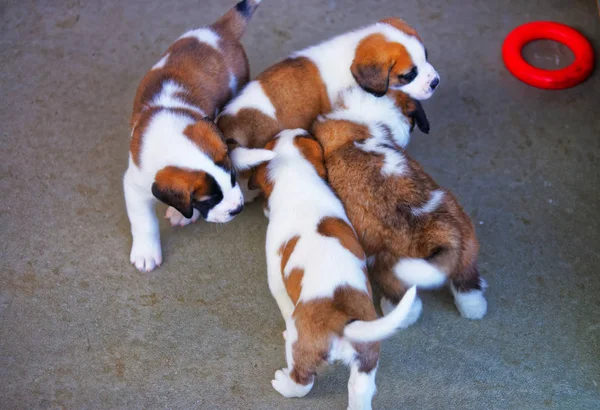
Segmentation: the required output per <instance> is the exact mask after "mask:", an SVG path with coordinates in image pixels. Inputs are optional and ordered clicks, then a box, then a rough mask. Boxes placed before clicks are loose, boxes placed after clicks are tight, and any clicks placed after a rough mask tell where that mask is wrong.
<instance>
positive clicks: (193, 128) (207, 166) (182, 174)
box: [152, 120, 244, 223]
mask: <svg viewBox="0 0 600 410" xmlns="http://www.w3.org/2000/svg"><path fill="white" fill-rule="evenodd" d="M184 134H185V136H186V137H187V138H188V139H189V140H190V141H191V142H192V143H194V145H196V146H197V147H198V148H199V149H200V151H202V153H203V154H204V155H201V156H200V157H196V156H194V157H190V158H186V155H187V153H185V152H182V153H181V160H182V162H187V164H186V165H187V166H181V165H177V166H167V167H165V168H163V169H161V170H160V171H158V172H157V173H156V175H155V179H154V183H153V184H152V193H153V194H154V196H155V197H156V198H158V199H159V200H160V201H162V202H164V203H166V204H168V205H171V206H172V207H174V208H175V209H177V210H178V211H179V212H181V214H182V215H183V216H185V217H186V218H191V216H192V214H193V210H194V209H197V210H198V211H199V212H200V214H201V215H202V217H203V218H204V219H206V220H207V221H208V222H219V223H224V222H229V221H230V220H231V219H233V217H234V216H235V215H237V214H238V213H240V212H241V211H242V209H243V206H244V198H243V196H242V191H241V190H240V187H239V185H238V183H237V181H236V175H235V171H234V170H233V167H232V165H231V160H230V158H229V155H228V153H227V145H226V144H225V142H224V141H223V138H222V136H221V133H220V131H219V130H218V128H217V127H216V126H215V125H214V124H213V123H212V122H211V121H209V120H201V121H198V122H197V123H195V124H193V125H190V126H188V127H187V128H186V129H185V130H184ZM184 160H185V161H184Z"/></svg>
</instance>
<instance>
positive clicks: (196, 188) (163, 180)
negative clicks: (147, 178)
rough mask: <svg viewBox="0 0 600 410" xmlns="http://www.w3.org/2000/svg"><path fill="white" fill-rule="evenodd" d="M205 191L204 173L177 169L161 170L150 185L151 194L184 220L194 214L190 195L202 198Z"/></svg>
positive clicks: (166, 168) (167, 168)
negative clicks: (174, 210)
mask: <svg viewBox="0 0 600 410" xmlns="http://www.w3.org/2000/svg"><path fill="white" fill-rule="evenodd" d="M206 191H207V186H206V173H204V172H201V171H191V170H185V169H181V168H178V167H165V168H163V169H161V170H160V171H158V172H157V173H156V176H155V178H154V183H153V184H152V194H153V195H154V196H155V197H156V198H157V199H158V200H159V201H162V202H164V203H165V204H167V205H170V206H172V207H173V208H175V209H177V210H178V211H179V212H181V214H182V215H183V216H185V217H186V218H191V217H192V215H193V212H194V208H193V206H192V195H198V196H203V195H205V193H206Z"/></svg>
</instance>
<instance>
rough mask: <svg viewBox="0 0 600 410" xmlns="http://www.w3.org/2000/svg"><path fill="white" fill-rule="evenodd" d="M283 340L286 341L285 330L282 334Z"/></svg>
mask: <svg viewBox="0 0 600 410" xmlns="http://www.w3.org/2000/svg"><path fill="white" fill-rule="evenodd" d="M281 334H282V336H283V340H287V330H284V331H283V332H282V333H281Z"/></svg>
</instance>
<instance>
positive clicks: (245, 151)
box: [229, 147, 275, 171]
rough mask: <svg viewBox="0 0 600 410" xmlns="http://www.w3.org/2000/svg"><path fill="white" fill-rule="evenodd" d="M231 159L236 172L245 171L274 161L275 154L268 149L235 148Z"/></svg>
mask: <svg viewBox="0 0 600 410" xmlns="http://www.w3.org/2000/svg"><path fill="white" fill-rule="evenodd" d="M229 157H230V158H231V163H232V164H233V167H234V168H235V169H236V170H238V171H244V170H246V169H250V168H254V167H256V166H258V165H260V164H262V163H263V162H267V161H270V160H272V159H273V158H274V157H275V153H274V152H273V151H271V150H268V149H260V148H254V149H251V148H243V147H239V148H234V149H233V150H232V151H231V153H230V154H229Z"/></svg>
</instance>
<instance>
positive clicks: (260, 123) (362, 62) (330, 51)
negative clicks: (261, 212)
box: [217, 18, 440, 200]
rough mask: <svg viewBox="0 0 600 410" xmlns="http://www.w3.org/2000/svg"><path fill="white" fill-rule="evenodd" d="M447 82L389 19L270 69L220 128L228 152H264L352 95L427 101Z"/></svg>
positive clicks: (417, 43)
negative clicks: (358, 91) (395, 94)
mask: <svg viewBox="0 0 600 410" xmlns="http://www.w3.org/2000/svg"><path fill="white" fill-rule="evenodd" d="M439 82H440V78H439V75H438V73H437V72H436V71H435V69H434V68H433V66H432V65H431V64H429V62H428V61H427V52H426V50H425V47H424V45H423V42H422V41H421V37H419V35H418V34H417V32H416V31H415V30H414V29H413V28H412V27H410V26H409V25H408V24H406V23H405V22H404V21H402V20H400V19H398V18H387V19H385V20H382V21H380V22H378V23H375V24H372V25H370V26H367V27H364V28H361V29H359V30H356V31H353V32H350V33H346V34H342V35H340V36H338V37H335V38H333V39H331V40H328V41H325V42H324V43H321V44H319V45H316V46H313V47H309V48H307V49H305V50H302V51H299V52H296V53H294V54H292V55H291V56H290V57H289V58H288V59H286V60H284V61H282V62H280V63H278V64H276V65H274V66H272V67H271V68H269V69H267V70H266V71H264V72H263V73H262V74H260V75H259V76H258V77H257V78H256V80H254V81H252V82H250V83H249V84H248V85H247V86H246V87H245V88H244V90H242V92H241V93H240V94H239V95H238V96H237V97H235V98H234V99H233V100H232V101H231V102H230V103H229V104H228V105H227V106H226V107H225V109H224V110H223V112H222V113H221V114H220V116H219V118H218V122H217V123H218V125H219V128H220V129H221V130H222V131H223V134H224V136H225V138H226V140H227V143H228V144H236V145H240V146H242V147H250V148H262V147H263V146H264V145H265V144H266V143H267V141H269V140H270V139H271V138H272V137H273V136H274V135H275V134H277V133H278V132H280V131H281V130H283V129H293V128H303V129H310V127H311V125H312V123H313V122H314V121H315V120H316V118H317V116H318V115H319V114H324V113H327V112H329V111H331V107H332V104H333V103H334V102H335V101H336V99H337V96H338V94H339V93H340V91H342V90H344V89H346V88H348V87H351V86H355V85H357V84H358V85H360V86H361V87H363V88H364V89H365V90H367V91H369V92H371V93H373V94H374V95H377V96H382V95H384V94H386V93H387V92H388V90H401V91H403V92H405V93H406V94H408V95H410V96H411V97H413V98H414V99H417V100H425V99H427V98H429V97H431V95H432V94H433V91H434V90H435V88H436V87H437V86H438V84H439ZM247 198H248V199H249V200H251V199H253V198H252V196H251V195H248V197H247Z"/></svg>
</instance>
